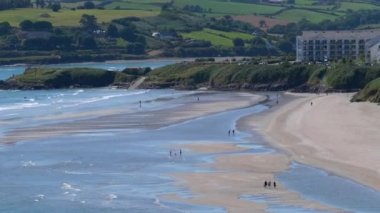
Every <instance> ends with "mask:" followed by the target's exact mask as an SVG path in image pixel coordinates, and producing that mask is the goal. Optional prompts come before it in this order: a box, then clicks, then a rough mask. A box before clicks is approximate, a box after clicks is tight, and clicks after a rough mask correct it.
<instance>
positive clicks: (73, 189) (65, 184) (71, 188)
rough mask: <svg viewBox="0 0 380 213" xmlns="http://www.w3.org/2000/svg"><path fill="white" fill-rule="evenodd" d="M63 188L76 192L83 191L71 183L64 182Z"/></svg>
mask: <svg viewBox="0 0 380 213" xmlns="http://www.w3.org/2000/svg"><path fill="white" fill-rule="evenodd" d="M61 189H63V190H69V191H75V192H80V191H81V190H80V189H79V188H75V187H73V186H72V185H71V184H69V183H62V185H61Z"/></svg>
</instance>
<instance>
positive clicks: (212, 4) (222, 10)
mask: <svg viewBox="0 0 380 213" xmlns="http://www.w3.org/2000/svg"><path fill="white" fill-rule="evenodd" d="M174 3H175V5H177V6H178V7H183V6H185V5H199V6H201V7H202V8H203V9H206V10H207V9H209V8H211V9H212V13H218V14H226V15H227V14H230V15H233V14H234V15H243V14H253V13H257V14H272V13H274V12H277V11H279V10H280V9H282V8H283V7H281V6H278V5H273V6H272V5H258V4H247V3H238V2H229V1H216V0H191V1H189V0H175V1H174Z"/></svg>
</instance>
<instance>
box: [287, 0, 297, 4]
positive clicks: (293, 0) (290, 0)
mask: <svg viewBox="0 0 380 213" xmlns="http://www.w3.org/2000/svg"><path fill="white" fill-rule="evenodd" d="M295 3H296V1H295V0H288V4H295Z"/></svg>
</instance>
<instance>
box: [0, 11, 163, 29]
mask: <svg viewBox="0 0 380 213" xmlns="http://www.w3.org/2000/svg"><path fill="white" fill-rule="evenodd" d="M43 14H48V16H50V17H47V18H46V17H42V15H43ZM83 14H88V15H94V16H96V18H97V19H98V22H99V23H102V22H105V23H107V22H110V21H111V20H113V19H118V18H123V17H129V16H136V17H146V16H155V15H157V14H158V12H154V11H143V10H96V9H95V10H75V11H73V10H68V9H63V10H60V11H59V12H53V11H51V10H50V9H32V8H25V9H15V10H5V11H1V13H0V22H2V21H8V22H9V23H10V24H11V25H13V26H18V25H19V23H20V22H22V21H24V20H27V19H28V20H31V21H42V20H44V21H50V22H51V23H52V24H53V25H54V26H78V25H79V20H80V18H81V16H82V15H83Z"/></svg>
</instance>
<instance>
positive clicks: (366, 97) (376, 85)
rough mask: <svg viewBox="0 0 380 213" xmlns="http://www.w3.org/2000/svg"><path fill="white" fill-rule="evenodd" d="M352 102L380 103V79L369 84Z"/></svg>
mask: <svg viewBox="0 0 380 213" xmlns="http://www.w3.org/2000/svg"><path fill="white" fill-rule="evenodd" d="M352 101H356V102H360V101H370V102H376V103H380V78H377V79H375V80H373V81H371V82H369V83H368V84H367V85H366V86H365V87H364V89H362V90H360V91H359V92H358V93H357V94H356V95H355V96H354V97H353V98H352Z"/></svg>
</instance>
